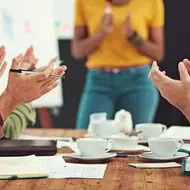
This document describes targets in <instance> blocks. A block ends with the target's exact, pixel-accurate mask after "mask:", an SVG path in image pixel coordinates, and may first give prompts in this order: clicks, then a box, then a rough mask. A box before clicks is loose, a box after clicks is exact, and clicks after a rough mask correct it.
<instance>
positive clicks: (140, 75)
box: [76, 65, 159, 129]
mask: <svg viewBox="0 0 190 190" xmlns="http://www.w3.org/2000/svg"><path fill="white" fill-rule="evenodd" d="M149 71H150V65H145V66H141V67H134V68H129V69H125V70H122V71H119V72H106V71H103V70H89V71H88V73H87V78H86V84H85V87H84V91H83V94H82V98H81V102H80V105H79V110H78V115H77V121H76V128H77V129H87V128H88V123H89V116H90V114H92V113H95V112H106V113H107V115H108V119H113V117H114V115H115V113H116V112H117V111H118V110H120V109H125V110H127V111H129V112H130V113H131V114H132V119H133V123H134V126H135V125H136V124H138V123H146V122H152V121H153V119H154V115H155V112H156V110H157V106H158V102H159V95H158V91H157V89H156V88H155V87H154V86H153V84H152V82H151V81H150V80H149V79H148V73H149Z"/></svg>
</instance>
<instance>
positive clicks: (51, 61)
mask: <svg viewBox="0 0 190 190" xmlns="http://www.w3.org/2000/svg"><path fill="white" fill-rule="evenodd" d="M56 61H57V57H54V58H53V59H51V60H50V62H49V64H51V63H55V62H56Z"/></svg>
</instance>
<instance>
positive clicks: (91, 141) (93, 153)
mask: <svg viewBox="0 0 190 190" xmlns="http://www.w3.org/2000/svg"><path fill="white" fill-rule="evenodd" d="M77 145H78V148H79V151H80V153H81V155H82V156H86V157H102V156H104V155H105V153H106V152H109V151H110V150H111V149H113V147H114V142H113V141H112V140H105V139H101V138H80V139H77Z"/></svg>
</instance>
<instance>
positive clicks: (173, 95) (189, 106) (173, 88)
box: [149, 59, 190, 121]
mask: <svg viewBox="0 0 190 190" xmlns="http://www.w3.org/2000/svg"><path fill="white" fill-rule="evenodd" d="M178 70H179V74H180V80H174V79H171V78H170V77H168V76H166V72H165V71H163V72H161V71H160V70H159V67H158V65H157V63H156V62H153V65H152V69H151V71H150V73H149V78H150V79H151V80H152V82H153V83H154V84H155V86H156V87H157V88H158V90H159V91H160V93H161V95H162V96H163V97H164V98H165V99H166V100H167V101H168V102H170V103H171V104H172V105H174V106H175V107H177V108H178V109H179V110H181V111H182V112H183V114H184V115H185V116H186V117H187V119H188V120H189V121H190V76H189V73H188V72H190V61H189V60H187V59H184V60H183V62H180V63H179V65H178Z"/></svg>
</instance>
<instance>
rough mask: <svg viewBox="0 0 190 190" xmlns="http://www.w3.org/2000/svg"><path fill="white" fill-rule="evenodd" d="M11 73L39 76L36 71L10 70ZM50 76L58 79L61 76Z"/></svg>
mask: <svg viewBox="0 0 190 190" xmlns="http://www.w3.org/2000/svg"><path fill="white" fill-rule="evenodd" d="M10 72H13V73H24V74H26V75H30V74H39V73H38V72H35V71H34V70H24V69H10ZM50 76H52V77H56V78H60V77H61V76H60V75H55V74H51V75H50ZM62 77H63V78H65V76H62Z"/></svg>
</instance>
